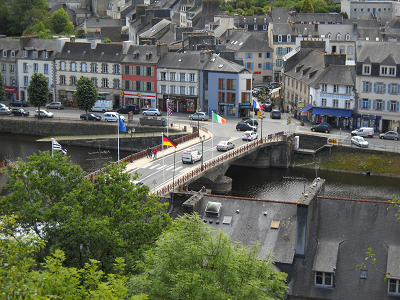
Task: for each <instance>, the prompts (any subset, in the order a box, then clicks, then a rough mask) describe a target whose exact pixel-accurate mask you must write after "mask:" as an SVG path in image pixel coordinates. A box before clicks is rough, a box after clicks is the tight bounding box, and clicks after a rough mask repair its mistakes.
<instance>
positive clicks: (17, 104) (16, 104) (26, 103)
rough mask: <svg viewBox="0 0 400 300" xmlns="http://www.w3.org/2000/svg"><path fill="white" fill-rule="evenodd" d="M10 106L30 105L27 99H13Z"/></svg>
mask: <svg viewBox="0 0 400 300" xmlns="http://www.w3.org/2000/svg"><path fill="white" fill-rule="evenodd" d="M8 106H10V107H11V106H16V107H27V106H28V102H26V101H21V100H17V101H13V102H10V104H9V105H8Z"/></svg>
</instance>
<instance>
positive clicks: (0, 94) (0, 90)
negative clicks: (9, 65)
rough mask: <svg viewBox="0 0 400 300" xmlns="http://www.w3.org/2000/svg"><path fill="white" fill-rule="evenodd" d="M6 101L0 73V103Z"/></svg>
mask: <svg viewBox="0 0 400 300" xmlns="http://www.w3.org/2000/svg"><path fill="white" fill-rule="evenodd" d="M4 99H6V91H5V89H4V80H3V74H1V72H0V101H3V100H4Z"/></svg>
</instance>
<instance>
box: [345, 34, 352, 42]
mask: <svg viewBox="0 0 400 300" xmlns="http://www.w3.org/2000/svg"><path fill="white" fill-rule="evenodd" d="M350 38H351V36H350V34H349V33H348V34H346V41H350Z"/></svg>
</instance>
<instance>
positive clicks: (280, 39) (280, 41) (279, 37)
mask: <svg viewBox="0 0 400 300" xmlns="http://www.w3.org/2000/svg"><path fill="white" fill-rule="evenodd" d="M278 43H282V34H280V35H278Z"/></svg>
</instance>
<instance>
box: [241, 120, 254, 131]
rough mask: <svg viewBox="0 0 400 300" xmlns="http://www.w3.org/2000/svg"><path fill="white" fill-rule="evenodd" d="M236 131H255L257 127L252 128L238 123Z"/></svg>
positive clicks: (246, 124) (243, 123)
mask: <svg viewBox="0 0 400 300" xmlns="http://www.w3.org/2000/svg"><path fill="white" fill-rule="evenodd" d="M236 130H238V131H247V130H251V131H257V127H255V126H252V125H250V124H248V123H245V122H239V123H237V124H236Z"/></svg>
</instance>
